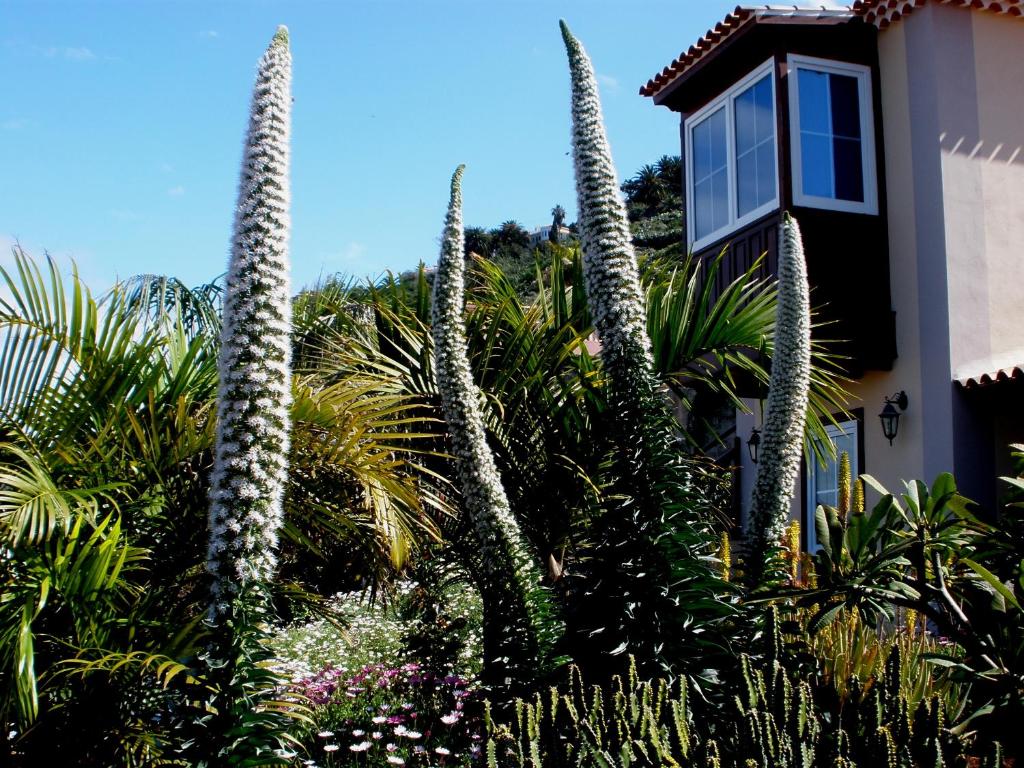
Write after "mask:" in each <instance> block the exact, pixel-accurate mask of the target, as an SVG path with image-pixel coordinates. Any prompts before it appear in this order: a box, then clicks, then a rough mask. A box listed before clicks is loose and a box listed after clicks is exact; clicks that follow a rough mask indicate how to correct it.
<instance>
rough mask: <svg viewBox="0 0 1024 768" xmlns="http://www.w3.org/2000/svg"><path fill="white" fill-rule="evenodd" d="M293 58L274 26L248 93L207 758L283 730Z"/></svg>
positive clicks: (222, 436) (239, 754) (242, 752)
mask: <svg viewBox="0 0 1024 768" xmlns="http://www.w3.org/2000/svg"><path fill="white" fill-rule="evenodd" d="M291 63H292V62H291V53H290V51H289V44H288V30H287V29H286V28H285V27H279V28H278V30H277V33H276V34H275V35H274V37H273V39H272V40H271V42H270V46H269V47H268V48H267V50H266V52H265V53H264V54H263V57H262V58H261V59H260V62H259V66H258V70H257V75H256V83H255V86H254V89H253V95H252V103H251V109H250V116H249V128H248V134H247V136H246V141H245V149H244V152H243V157H242V170H241V179H240V182H239V187H238V204H237V207H236V211H235V222H234V234H233V238H232V243H231V256H230V261H229V264H228V275H227V287H226V291H225V297H224V316H223V327H222V331H221V346H220V356H219V360H218V371H219V375H220V384H219V388H218V394H217V433H216V443H215V453H214V468H213V474H212V476H211V482H210V485H211V488H210V513H209V532H210V538H209V551H208V559H207V569H208V571H209V575H210V582H211V604H210V610H209V621H210V624H211V641H210V646H209V649H208V652H207V656H206V663H207V667H208V670H207V678H208V680H209V681H210V683H211V684H212V687H213V688H214V690H215V694H214V699H213V701H214V703H213V705H212V708H213V709H214V710H215V712H216V714H215V716H214V717H213V719H212V720H211V721H210V725H209V730H208V733H207V734H206V736H205V738H200V739H199V741H200V743H203V742H205V745H204V749H205V750H206V751H207V753H208V754H206V755H204V756H202V760H203V761H204V762H203V763H202V764H207V765H220V764H235V763H237V762H238V761H240V760H241V761H244V760H245V759H248V758H249V757H252V756H254V755H256V756H258V755H262V756H263V757H269V756H270V752H271V751H272V749H273V748H274V745H275V744H276V743H277V742H276V740H275V729H277V730H278V731H279V726H280V724H279V723H277V722H276V721H275V717H274V716H273V715H272V713H269V712H267V711H265V709H264V708H262V707H261V702H262V700H263V698H264V697H265V696H266V695H268V693H269V692H270V691H271V690H272V686H273V682H274V680H273V679H272V676H269V674H268V673H267V672H266V671H265V670H264V669H263V668H262V667H261V665H260V663H259V662H260V661H261V659H262V658H263V656H264V655H265V651H264V649H263V646H262V643H261V640H262V637H263V633H264V631H265V630H264V625H265V622H266V621H267V618H268V615H267V614H268V611H269V608H270V605H269V599H268V596H267V585H268V584H269V582H270V581H271V579H273V577H274V571H275V568H276V549H277V537H278V531H279V529H280V527H281V524H282V495H283V492H284V485H285V482H286V480H287V455H288V448H289V408H290V405H291V372H290V350H291V343H290V334H291V296H290V291H289V276H288V272H289V263H288V236H289V228H290V221H289V210H288V209H289V182H288V170H289V133H290V128H291Z"/></svg>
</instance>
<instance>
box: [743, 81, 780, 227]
mask: <svg viewBox="0 0 1024 768" xmlns="http://www.w3.org/2000/svg"><path fill="white" fill-rule="evenodd" d="M773 101H774V99H773V96H772V78H771V76H770V75H765V76H764V77H762V78H761V79H760V80H758V81H757V82H756V83H754V84H753V85H752V86H750V87H749V88H747V89H746V90H744V91H742V92H741V93H740V94H739V95H738V96H736V99H735V101H734V102H733V104H734V110H735V121H736V122H735V131H736V214H737V216H743V215H745V214H747V213H749V212H750V211H752V210H754V209H755V208H757V207H759V206H761V205H764V204H765V203H767V202H769V201H771V200H773V199H775V186H776V185H775V111H774V109H773Z"/></svg>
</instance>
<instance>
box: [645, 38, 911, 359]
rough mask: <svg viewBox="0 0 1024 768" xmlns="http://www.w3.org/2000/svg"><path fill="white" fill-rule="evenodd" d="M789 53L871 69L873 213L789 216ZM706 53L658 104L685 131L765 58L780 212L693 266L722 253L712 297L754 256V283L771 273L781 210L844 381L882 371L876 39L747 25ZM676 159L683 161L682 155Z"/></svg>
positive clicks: (886, 354)
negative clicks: (796, 232)
mask: <svg viewBox="0 0 1024 768" xmlns="http://www.w3.org/2000/svg"><path fill="white" fill-rule="evenodd" d="M791 53H794V54H802V55H805V56H816V57H820V58H823V59H832V60H838V61H846V62H851V63H854V64H861V65H865V66H867V67H869V68H870V69H871V82H872V99H873V102H874V103H873V105H872V106H873V111H874V118H875V137H874V138H875V142H874V143H875V152H876V176H877V178H876V182H877V185H878V205H879V213H878V214H876V215H867V214H859V213H844V212H839V211H831V210H823V209H819V208H808V207H801V208H796V207H794V205H793V179H792V162H791V161H792V158H791V153H790V115H789V94H788V83H787V79H786V78H787V77H788V73H787V66H786V57H787V56H788V55H789V54H791ZM714 54H715V55H713V56H708V57H707V58H706V59H705V60H703V61H702V62H701V63H700V65H699V66H695V67H694V68H693V69H691V70H690V71H688V72H686V73H685V74H684V75H683V76H681V77H680V79H679V80H678V81H677V82H676V83H673V84H672V86H670V92H669V93H667V94H666V95H664V96H663V97H661V99H660V100H661V103H663V104H665V105H666V106H668V107H669V108H671V109H673V110H675V111H677V112H680V113H681V116H682V121H683V122H685V120H686V118H687V117H688V116H689V115H690V114H692V113H694V112H695V111H697V110H698V109H700V108H701V107H703V106H704V105H705V104H707V103H708V102H709V101H711V100H712V99H714V98H716V97H717V96H719V95H720V94H721V93H722V92H723V91H725V90H726V89H728V88H729V86H731V85H732V84H733V83H735V82H736V81H737V80H739V79H740V78H742V77H743V76H744V75H746V74H747V73H748V72H750V71H751V70H753V69H755V68H756V67H757V66H758V65H760V64H761V63H763V62H764V61H765V60H766V59H769V58H771V59H773V60H774V62H775V81H776V139H777V142H776V150H777V153H778V155H777V157H778V168H779V204H780V208H779V210H776V211H774V212H772V213H770V214H768V215H766V216H763V217H761V218H760V219H758V220H756V221H754V222H752V223H750V224H748V225H747V226H744V227H742V228H740V229H739V230H737V231H734V232H731V233H729V234H728V235H727V236H726V237H724V238H722V239H720V240H719V241H717V242H715V243H711V244H709V245H708V246H707V247H705V248H702V249H701V250H700V251H699V252H698V254H697V255H698V256H699V257H700V258H702V259H710V258H715V257H717V256H718V255H719V254H720V253H721V252H722V250H723V248H727V250H726V253H725V254H724V256H723V260H722V268H721V271H720V273H719V276H718V279H717V281H716V283H717V284H716V286H715V288H716V292H721V290H722V289H723V288H724V287H725V286H726V285H727V284H728V283H729V282H731V281H732V280H734V279H736V277H738V276H739V275H741V274H743V272H745V271H746V270H748V269H749V268H750V267H751V266H752V265H753V264H754V262H755V261H756V260H757V259H758V257H760V256H761V255H762V254H763V255H764V257H765V258H764V261H763V263H762V264H761V266H760V272H761V274H762V275H763V276H768V275H775V274H777V270H778V258H777V248H778V232H779V226H780V223H781V216H782V211H784V210H788V211H790V212H791V213H792V214H793V216H795V217H796V219H797V221H798V222H799V224H800V228H801V232H802V233H803V239H804V251H805V254H806V257H807V271H808V278H809V280H810V283H811V289H812V293H811V301H812V305H813V306H814V307H815V308H816V310H817V312H818V314H817V318H816V319H817V321H818V322H819V323H825V324H826V325H824V326H823V327H821V328H819V329H818V330H817V331H816V335H817V336H818V337H819V338H827V339H834V340H836V342H837V343H836V344H834V345H833V349H834V350H835V351H836V352H838V353H839V354H842V355H844V356H846V358H847V360H846V362H845V363H844V367H845V368H846V370H847V373H849V374H850V375H852V376H855V377H860V376H862V375H863V374H864V372H865V371H866V370H889V369H891V367H892V363H893V360H894V359H895V357H896V348H895V325H894V321H893V312H892V307H891V299H890V290H889V252H888V223H887V220H886V214H885V211H886V197H885V177H884V168H885V162H884V156H883V150H882V123H881V121H882V109H881V95H880V93H879V88H880V85H879V76H878V50H877V31H876V30H875V29H874V27H872V26H870V25H866V24H863V23H861V22H859V21H856V20H855V21H853V22H848V23H844V24H836V25H821V24H813V25H795V24H755V25H752V28H751V29H750V30H749V31H746V32H744V33H743V34H738V35H736V36H735V37H734V38H730V40H729V41H728V42H727V43H726V44H724V45H723V46H722V47H720V48H719V49H716V51H715V52H714ZM680 135H681V138H682V139H683V141H685V138H686V137H685V133H684V132H683V131H681V132H680ZM682 155H683V157H684V161H685V156H686V154H685V147H683V152H682ZM685 192H686V190H685V189H684V194H685ZM684 211H685V201H684Z"/></svg>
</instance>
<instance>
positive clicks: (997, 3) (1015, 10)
mask: <svg viewBox="0 0 1024 768" xmlns="http://www.w3.org/2000/svg"><path fill="white" fill-rule="evenodd" d="M925 2H938V3H942V4H944V5H955V6H959V7H963V8H978V9H980V10H986V11H994V12H995V13H1005V14H1009V15H1010V16H1022V15H1024V0H856V2H854V4H853V10H854V12H855V13H857V15H859V16H862V17H864V20H865V21H867V22H868V23H870V24H874V25H875V26H876V27H878V28H879V29H885V28H886V27H887V26H889V25H890V24H892V23H894V22H897V21H900V20H901V19H903V18H904V17H906V16H907V15H908V14H910V13H912V12H913V11H914V9H915V8H920V7H921V6H922V5H924V4H925Z"/></svg>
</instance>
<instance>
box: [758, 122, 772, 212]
mask: <svg viewBox="0 0 1024 768" xmlns="http://www.w3.org/2000/svg"><path fill="white" fill-rule="evenodd" d="M776 186H777V185H776V183H775V139H774V138H772V139H770V140H768V141H765V142H763V143H762V144H761V145H760V146H758V148H757V204H758V205H764V204H765V203H767V202H768V201H769V200H773V199H774V198H775V189H776Z"/></svg>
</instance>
